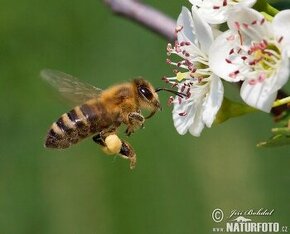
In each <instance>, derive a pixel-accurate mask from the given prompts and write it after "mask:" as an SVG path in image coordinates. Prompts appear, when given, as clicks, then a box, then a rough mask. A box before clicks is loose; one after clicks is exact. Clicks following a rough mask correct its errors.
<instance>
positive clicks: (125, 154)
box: [119, 140, 136, 169]
mask: <svg viewBox="0 0 290 234" xmlns="http://www.w3.org/2000/svg"><path fill="white" fill-rule="evenodd" d="M119 154H120V156H121V157H122V158H125V159H129V160H130V169H134V168H135V165H136V153H135V151H134V149H133V147H132V146H131V145H130V144H129V143H128V142H126V141H123V140H122V146H121V150H120V152H119Z"/></svg>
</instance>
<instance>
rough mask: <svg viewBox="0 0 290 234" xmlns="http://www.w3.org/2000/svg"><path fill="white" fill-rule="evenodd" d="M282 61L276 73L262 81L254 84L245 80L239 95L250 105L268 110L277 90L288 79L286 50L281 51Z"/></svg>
mask: <svg viewBox="0 0 290 234" xmlns="http://www.w3.org/2000/svg"><path fill="white" fill-rule="evenodd" d="M282 57H283V58H282V61H281V65H280V68H279V70H278V71H277V73H276V74H275V75H274V76H273V77H270V78H266V79H265V80H264V81H263V82H258V83H257V84H255V85H251V84H249V82H248V81H247V80H246V81H245V82H244V83H243V85H242V87H241V97H242V99H243V100H244V101H245V102H246V103H247V104H248V105H250V106H252V107H255V108H257V109H260V110H262V111H265V112H270V110H271V108H272V105H273V102H274V101H275V98H276V96H277V91H278V90H279V89H280V88H282V86H283V85H284V84H285V83H286V82H287V81H288V77H289V68H290V67H289V60H288V58H287V52H286V51H284V52H283V56H282Z"/></svg>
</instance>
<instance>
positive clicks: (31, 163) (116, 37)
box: [0, 0, 290, 234]
mask: <svg viewBox="0 0 290 234" xmlns="http://www.w3.org/2000/svg"><path fill="white" fill-rule="evenodd" d="M146 2H147V3H148V4H152V5H153V6H155V7H157V8H159V9H161V10H162V11H164V12H166V13H167V14H169V15H171V16H172V17H174V18H176V17H177V15H178V14H179V11H180V9H181V5H182V4H185V3H187V2H186V1H183V2H181V1H171V2H170V3H169V2H168V1H167V0H159V1H153V0H148V1H146ZM287 2H288V1H284V4H283V2H282V3H281V2H280V3H279V7H280V9H281V8H283V7H284V8H286V7H289V6H290V4H289V2H288V3H287ZM1 3H2V4H1V8H0V97H1V98H0V106H1V115H0V129H1V131H0V140H1V144H0V233H1V234H10V233H11V234H14V233H16V234H22V233H27V234H34V233H38V234H40V233H41V234H48V233H54V234H66V233H70V234H71V233H76V234H78V233H83V234H95V233H98V234H99V233H100V234H107V233H108V234H109V233H110V234H111V233H120V234H121V233H144V234H145V233H146V234H147V233H167V234H171V233H199V234H201V233H212V228H213V227H218V226H219V225H217V224H215V223H214V222H213V220H212V218H211V213H212V211H213V210H214V209H215V208H221V209H223V210H224V212H225V213H227V212H229V211H230V210H233V209H238V210H245V209H259V208H267V209H275V212H274V214H273V215H272V217H270V218H269V219H268V220H269V221H278V222H280V224H281V225H282V224H285V225H290V222H289V215H290V210H289V209H290V205H289V192H290V187H289V182H290V170H289V167H290V155H289V147H281V148H273V149H257V148H256V147H255V145H256V143H257V142H259V141H260V140H262V139H265V138H267V137H268V136H269V135H270V128H271V127H272V126H273V123H272V120H271V117H270V116H269V115H267V114H264V113H255V114H251V115H249V116H246V117H242V118H238V119H232V120H230V121H228V122H226V123H224V124H222V125H219V126H216V127H213V128H212V129H210V130H206V131H204V132H203V134H202V136H201V137H200V138H193V137H192V136H191V135H186V136H179V135H178V134H177V132H176V130H175V129H174V127H173V124H172V119H171V114H170V112H171V108H167V107H166V105H165V103H166V101H167V98H168V94H165V93H164V94H160V96H161V99H162V102H163V103H164V111H162V112H160V113H158V114H157V115H156V116H155V117H154V118H152V119H150V120H148V121H147V123H146V128H145V129H143V130H140V131H138V132H137V133H135V134H134V135H133V136H132V137H130V138H129V139H128V140H129V141H130V143H131V144H132V145H133V146H134V148H135V150H136V152H137V156H138V164H137V167H136V169H135V170H134V171H130V170H129V165H128V162H127V161H125V160H122V159H120V158H114V157H108V156H105V155H104V154H103V153H102V152H101V151H100V149H99V148H98V146H97V145H96V144H94V143H93V141H92V140H90V139H88V140H86V141H83V142H82V143H81V144H78V145H76V146H74V147H71V148H70V149H67V150H63V151H54V150H47V149H45V148H44V147H43V142H44V138H45V135H46V133H47V130H48V128H49V127H50V125H51V123H52V122H53V121H55V120H56V119H57V118H58V117H59V116H60V115H61V114H62V113H63V112H66V111H68V110H69V109H70V108H71V106H68V105H66V104H64V103H62V102H60V101H59V99H58V98H57V97H56V95H55V94H54V93H53V92H52V91H51V89H50V88H49V87H48V86H47V85H46V84H44V82H43V81H42V80H41V79H40V77H39V72H40V70H41V69H43V68H53V69H58V70H61V71H64V72H67V73H69V74H73V75H75V76H77V77H79V78H81V79H82V80H85V81H87V82H89V83H92V84H95V85H96V86H99V87H102V88H105V87H107V86H109V85H111V84H113V83H116V82H120V81H125V80H128V79H131V78H133V77H136V76H139V75H142V76H144V77H145V78H146V79H148V80H150V81H151V82H152V83H153V84H154V85H155V86H162V85H163V83H162V81H161V79H160V78H161V77H162V76H164V75H171V74H172V73H171V72H172V71H171V70H172V69H171V68H170V67H169V66H168V65H167V64H166V63H165V59H166V52H165V48H166V44H167V42H166V41H165V40H163V39H162V38H160V37H158V36H156V35H155V34H152V33H151V32H148V31H147V30H145V29H143V28H141V27H139V26H138V25H136V24H135V23H132V22H128V21H126V20H125V19H122V18H118V17H116V16H113V15H112V14H111V12H110V11H109V10H108V9H107V8H106V7H105V5H104V4H103V3H102V2H101V1H96V0H87V1H84V2H82V1H76V0H72V1H65V0H51V1H44V0H23V1H16V0H10V1H8V0H2V2H1ZM287 4H288V6H287ZM288 88H289V85H288ZM288 90H289V89H288ZM264 220H265V219H264Z"/></svg>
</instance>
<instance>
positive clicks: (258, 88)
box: [241, 80, 277, 112]
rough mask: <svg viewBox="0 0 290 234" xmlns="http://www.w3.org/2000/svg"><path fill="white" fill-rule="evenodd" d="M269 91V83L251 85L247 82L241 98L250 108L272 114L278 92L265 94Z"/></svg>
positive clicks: (242, 88)
mask: <svg viewBox="0 0 290 234" xmlns="http://www.w3.org/2000/svg"><path fill="white" fill-rule="evenodd" d="M267 89H268V85H267V82H263V83H258V84H255V85H251V84H249V82H248V81H247V80H246V81H244V83H243V85H242V87H241V97H242V99H243V100H244V102H245V103H247V104H248V105H249V106H252V107H254V108H257V109H259V110H262V111H265V112H270V110H271V108H272V105H273V102H274V100H275V98H276V96H277V91H276V92H274V93H268V92H265V90H267Z"/></svg>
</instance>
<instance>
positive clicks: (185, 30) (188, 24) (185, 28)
mask: <svg viewBox="0 0 290 234" xmlns="http://www.w3.org/2000/svg"><path fill="white" fill-rule="evenodd" d="M177 27H182V30H181V31H180V32H179V33H177V40H178V41H179V42H181V41H191V42H192V43H194V42H195V40H196V36H195V34H194V32H195V28H194V24H193V20H192V16H191V13H190V11H189V10H188V9H187V8H186V7H182V10H181V13H180V14H179V16H178V19H177Z"/></svg>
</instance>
